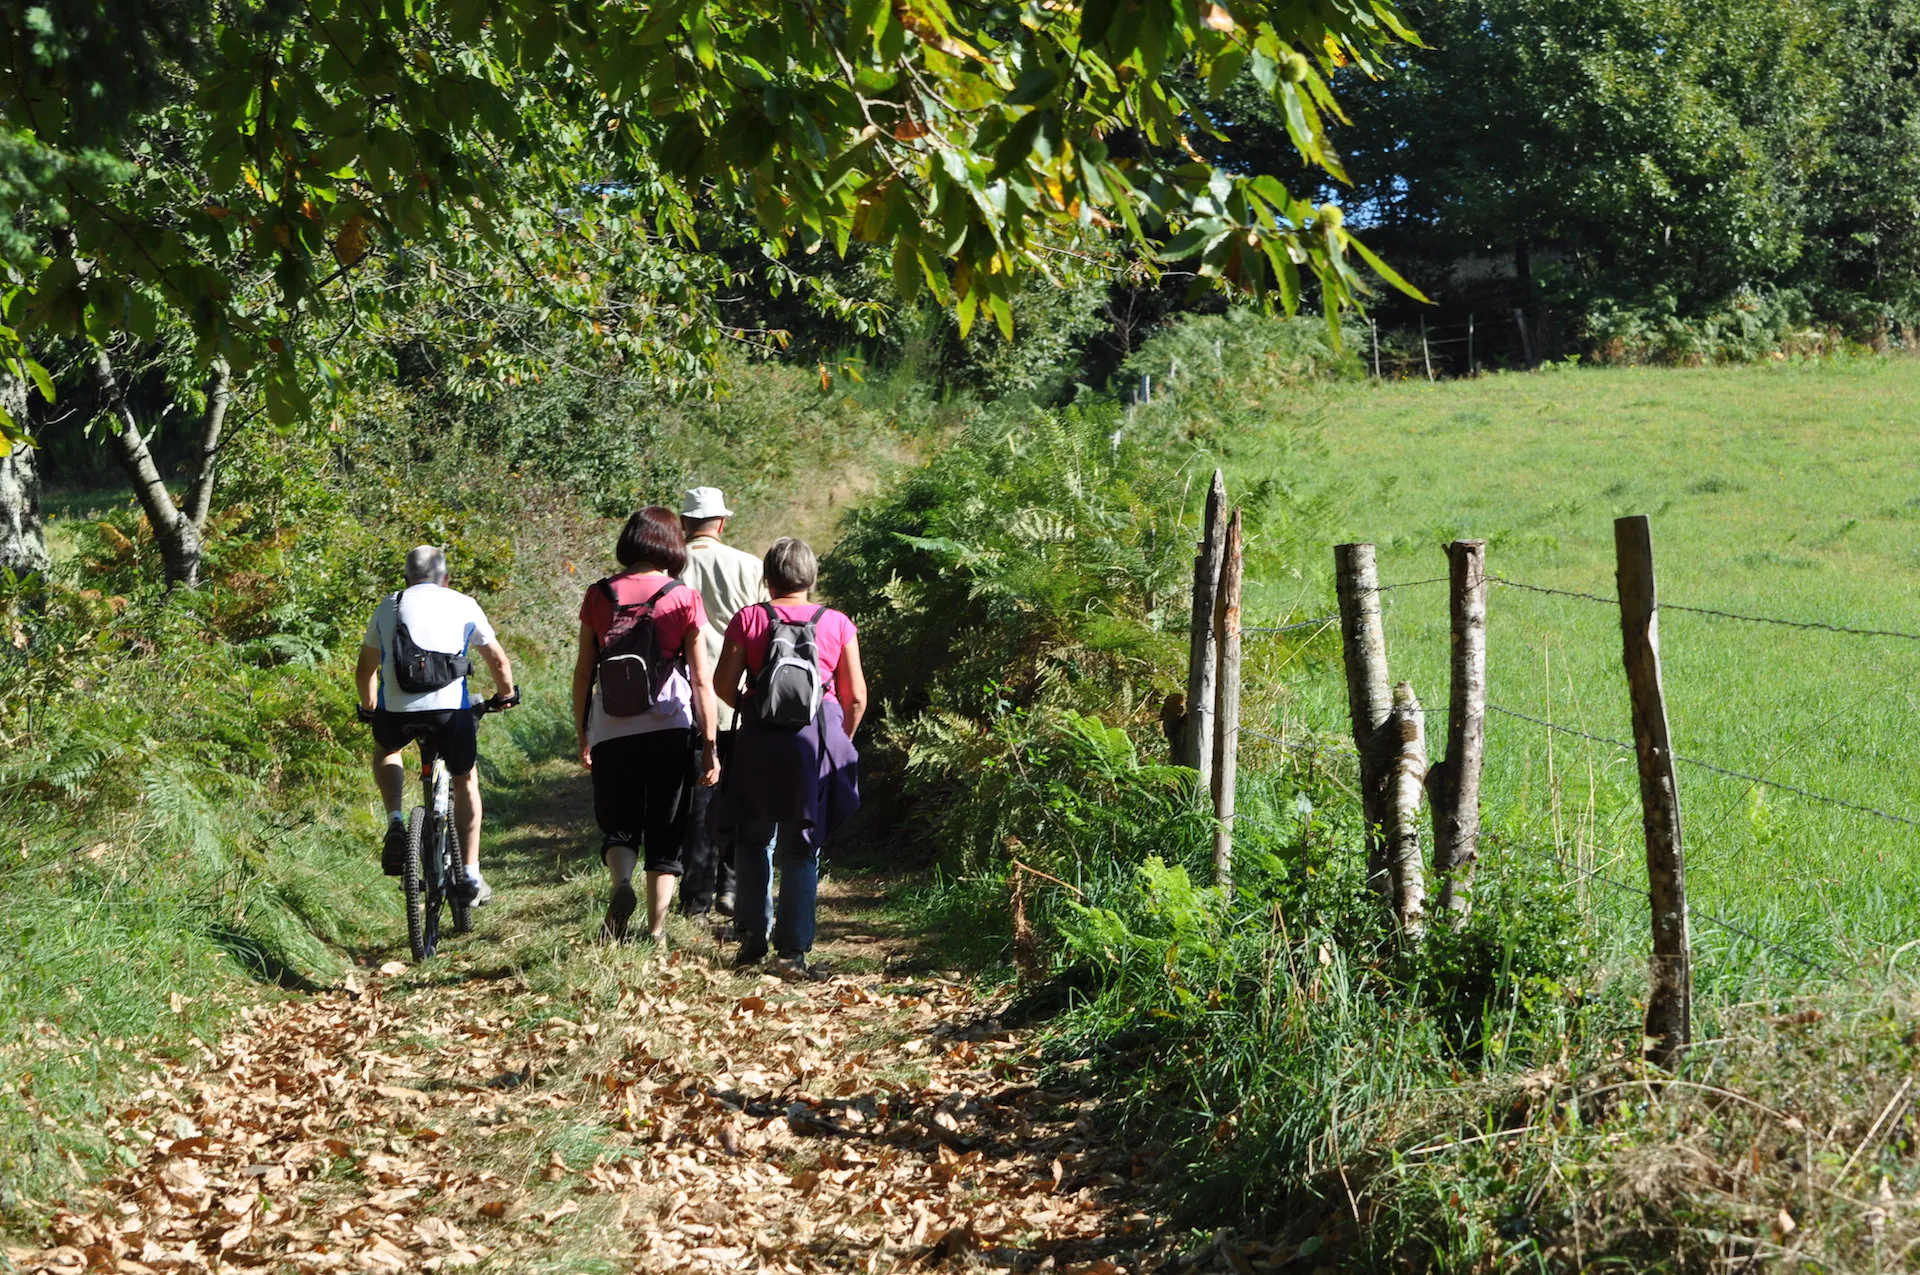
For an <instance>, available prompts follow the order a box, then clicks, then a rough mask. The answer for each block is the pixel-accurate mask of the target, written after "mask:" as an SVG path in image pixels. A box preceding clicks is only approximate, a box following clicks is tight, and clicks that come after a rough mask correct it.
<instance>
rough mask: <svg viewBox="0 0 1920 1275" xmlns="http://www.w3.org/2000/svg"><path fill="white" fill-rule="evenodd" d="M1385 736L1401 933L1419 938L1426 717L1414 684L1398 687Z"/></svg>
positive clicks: (1391, 871) (1423, 899)
mask: <svg viewBox="0 0 1920 1275" xmlns="http://www.w3.org/2000/svg"><path fill="white" fill-rule="evenodd" d="M1382 734H1384V735H1386V736H1388V738H1389V740H1390V741H1391V746H1392V749H1393V754H1392V758H1391V762H1390V766H1391V769H1390V770H1389V772H1388V777H1387V784H1388V791H1387V797H1388V800H1387V828H1386V832H1387V872H1388V876H1389V877H1390V878H1391V879H1392V882H1393V916H1394V920H1395V921H1397V922H1398V923H1399V926H1400V933H1401V934H1403V935H1405V936H1406V937H1407V938H1411V939H1417V938H1419V937H1420V934H1421V931H1422V930H1424V929H1425V928H1426V906H1427V881H1426V873H1425V869H1424V866H1423V864H1422V862H1421V858H1420V793H1421V790H1422V788H1424V787H1425V785H1426V781H1427V727H1426V713H1425V711H1424V710H1423V709H1421V707H1420V701H1419V699H1418V698H1417V697H1416V696H1415V695H1414V693H1413V684H1412V683H1411V682H1402V683H1400V685H1398V686H1396V687H1394V688H1393V709H1392V711H1391V712H1390V713H1389V715H1388V717H1387V729H1386V730H1385V731H1383V732H1382Z"/></svg>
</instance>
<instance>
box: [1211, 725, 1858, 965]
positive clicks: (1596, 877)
mask: <svg viewBox="0 0 1920 1275" xmlns="http://www.w3.org/2000/svg"><path fill="white" fill-rule="evenodd" d="M1242 729H1243V730H1244V729H1245V728H1244V727H1243V728H1242ZM1247 733H1249V734H1257V733H1258V732H1247ZM1263 738H1266V739H1272V740H1275V742H1277V743H1281V744H1286V743H1287V741H1284V740H1280V739H1278V738H1277V737H1276V736H1273V735H1266V736H1263ZM1242 820H1244V821H1245V822H1247V823H1251V824H1254V825H1256V826H1257V827H1261V828H1265V829H1266V830H1267V831H1268V832H1271V833H1274V834H1275V835H1285V833H1286V831H1287V830H1286V829H1284V828H1282V827H1281V826H1280V825H1279V824H1276V823H1274V822H1272V821H1271V820H1269V819H1264V818H1262V817H1261V816H1260V815H1258V814H1256V813H1254V812H1253V811H1250V810H1242V811H1236V812H1235V814H1234V821H1235V823H1236V824H1237V823H1239V822H1240V821H1242ZM1487 840H1488V842H1489V845H1490V847H1491V848H1496V849H1503V850H1519V851H1523V852H1526V853H1530V854H1532V855H1535V856H1537V857H1539V858H1543V859H1547V860H1551V861H1552V862H1554V863H1556V864H1558V865H1559V866H1560V867H1562V868H1565V869H1566V870H1567V871H1569V872H1574V873H1577V874H1579V875H1580V876H1583V877H1585V878H1587V879H1588V880H1590V881H1598V882H1599V883H1600V884H1602V885H1605V886H1610V887H1611V888H1613V889H1615V890H1619V891H1620V892H1622V893H1623V894H1631V895H1633V896H1634V897H1635V898H1638V899H1642V900H1645V901H1647V902H1649V903H1650V902H1651V901H1652V898H1653V895H1652V893H1651V892H1650V891H1647V890H1643V889H1641V888H1640V887H1639V886H1637V885H1629V884H1628V883H1627V882H1625V881H1621V880H1618V879H1616V878H1614V877H1610V876H1607V875H1606V874H1605V873H1603V872H1595V871H1594V870H1593V869H1592V868H1583V867H1581V866H1580V865H1579V864H1577V863H1575V862H1573V861H1572V860H1571V859H1568V858H1566V857H1564V856H1563V855H1561V854H1559V853H1558V852H1557V851H1554V850H1551V849H1549V848H1547V847H1546V846H1543V845H1539V844H1536V843H1534V842H1527V841H1515V840H1511V839H1509V838H1506V837H1499V836H1492V837H1489V838H1487ZM1687 915H1688V916H1689V917H1691V918H1693V919H1695V920H1700V921H1705V922H1707V923H1708V924H1709V925H1717V926H1719V927H1720V928H1721V929H1723V930H1726V931H1727V932H1728V933H1730V934H1734V935H1737V936H1738V937H1740V938H1743V939H1746V940H1747V941H1748V942H1749V943H1756V944H1758V945H1759V946H1761V947H1763V948H1765V949H1767V950H1768V951H1770V952H1773V953H1776V954H1777V955H1780V956H1784V957H1786V958H1788V959H1789V960H1792V961H1797V962H1799V963H1800V964H1801V965H1803V966H1805V967H1806V968H1807V969H1810V970H1816V971H1818V972H1820V973H1822V974H1825V975H1827V976H1828V977H1830V978H1843V977H1845V975H1844V974H1843V973H1842V972H1841V971H1840V970H1838V969H1835V968H1834V967H1833V966H1831V965H1828V964H1826V963H1825V962H1824V961H1818V960H1815V959H1814V958H1813V957H1811V956H1808V955H1807V954H1806V953H1805V952H1802V951H1800V950H1799V949H1798V948H1793V947H1788V946H1787V945H1785V944H1783V943H1779V942H1776V941H1775V940H1773V939H1770V938H1768V937H1766V936H1765V935H1763V934H1756V933H1755V932H1754V931H1752V930H1750V929H1748V928H1747V927H1746V926H1744V925H1740V924H1738V923H1737V922H1734V921H1729V920H1727V918H1726V917H1724V916H1721V915H1719V914H1718V913H1715V912H1708V911H1706V910H1705V909H1704V908H1700V907H1697V906H1695V905H1694V904H1692V903H1689V904H1688V905H1687Z"/></svg>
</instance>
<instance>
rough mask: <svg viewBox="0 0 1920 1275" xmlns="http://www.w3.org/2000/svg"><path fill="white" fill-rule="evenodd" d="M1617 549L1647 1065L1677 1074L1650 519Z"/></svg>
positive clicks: (1687, 1022)
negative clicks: (1637, 811) (1646, 983)
mask: <svg viewBox="0 0 1920 1275" xmlns="http://www.w3.org/2000/svg"><path fill="white" fill-rule="evenodd" d="M1613 546H1614V557H1615V562H1616V564H1617V570H1618V575H1617V577H1616V579H1617V581H1618V586H1619V590H1620V633H1621V638H1622V647H1623V651H1622V654H1623V658H1624V660H1625V662H1626V668H1627V689H1628V692H1629V693H1630V694H1631V696H1632V698H1633V748H1634V755H1635V756H1636V757H1637V758H1638V760H1639V763H1640V806H1641V810H1642V820H1643V823H1644V824H1645V827H1646V836H1647V886H1648V896H1649V898H1650V899H1651V901H1652V904H1653V967H1652V986H1651V988H1650V989H1649V992H1648V996H1647V1025H1646V1036H1647V1051H1646V1054H1647V1060H1648V1061H1649V1062H1652V1063H1655V1064H1656V1065H1658V1066H1661V1067H1666V1068H1671V1067H1672V1066H1673V1065H1674V1064H1675V1063H1676V1062H1678V1061H1679V1059H1680V1056H1681V1055H1682V1054H1683V1053H1685V1052H1686V1048H1687V1046H1688V1044H1689V1043H1690V1042H1691V1040H1692V1036H1693V966H1692V956H1691V953H1690V950H1689V944H1688V940H1687V871H1686V857H1685V855H1684V853H1683V852H1682V849H1681V844H1680V781H1679V777H1678V776H1677V775H1676V774H1675V773H1674V765H1673V741H1672V739H1671V737H1670V736H1669V735H1668V732H1667V701H1666V691H1665V689H1664V688H1663V687H1662V685H1661V682H1660V597H1659V594H1658V592H1657V591H1656V590H1655V588H1654V578H1653V532H1652V529H1651V527H1650V526H1649V525H1648V522H1647V517H1646V515H1645V514H1635V515H1633V516H1631V517H1627V518H1616V519H1614V522H1613Z"/></svg>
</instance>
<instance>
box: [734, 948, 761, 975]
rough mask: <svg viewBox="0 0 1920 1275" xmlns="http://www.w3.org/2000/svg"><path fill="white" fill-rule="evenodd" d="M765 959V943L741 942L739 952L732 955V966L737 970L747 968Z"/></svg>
mask: <svg viewBox="0 0 1920 1275" xmlns="http://www.w3.org/2000/svg"><path fill="white" fill-rule="evenodd" d="M766 959H767V945H766V944H765V943H742V944H741V945H740V950H739V952H737V953H736V954H735V955H734V958H733V968H735V969H737V970H749V969H752V968H753V967H754V966H756V965H758V964H759V963H760V962H762V961H764V960H766Z"/></svg>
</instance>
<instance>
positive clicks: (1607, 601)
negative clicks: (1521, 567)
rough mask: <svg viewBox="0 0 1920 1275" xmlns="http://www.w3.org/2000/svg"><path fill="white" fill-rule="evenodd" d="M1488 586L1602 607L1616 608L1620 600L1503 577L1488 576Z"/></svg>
mask: <svg viewBox="0 0 1920 1275" xmlns="http://www.w3.org/2000/svg"><path fill="white" fill-rule="evenodd" d="M1487 583H1488V584H1503V585H1505V586H1506V587H1507V588H1509V589H1524V590H1526V591H1527V592H1528V593H1551V594H1552V595H1553V596H1554V597H1556V598H1579V599H1580V600H1581V601H1583V602H1598V603H1600V604H1602V605H1603V606H1610V607H1615V608H1618V607H1619V605H1620V599H1618V598H1603V597H1601V596H1600V595H1599V594H1597V593H1580V592H1577V591H1575V590H1573V589H1549V588H1547V587H1546V586H1545V585H1540V584H1526V583H1524V582H1523V581H1520V580H1509V579H1507V578H1506V577H1505V576H1488V577H1487Z"/></svg>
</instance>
